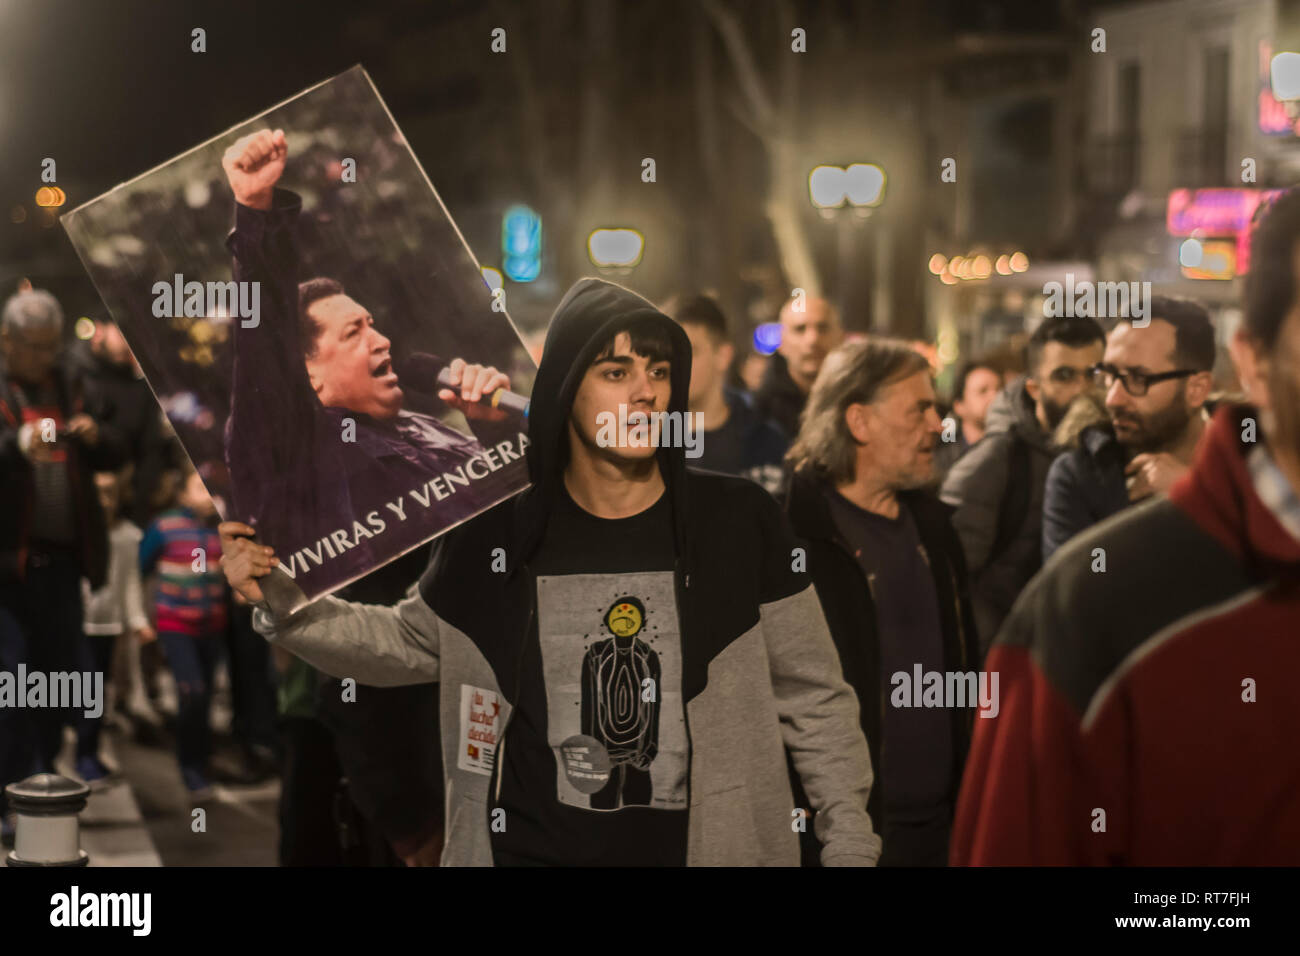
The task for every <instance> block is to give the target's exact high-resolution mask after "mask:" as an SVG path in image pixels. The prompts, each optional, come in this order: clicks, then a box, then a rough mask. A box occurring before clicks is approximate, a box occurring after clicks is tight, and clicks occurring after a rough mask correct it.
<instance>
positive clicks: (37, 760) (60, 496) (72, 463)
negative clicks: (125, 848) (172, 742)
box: [0, 287, 123, 815]
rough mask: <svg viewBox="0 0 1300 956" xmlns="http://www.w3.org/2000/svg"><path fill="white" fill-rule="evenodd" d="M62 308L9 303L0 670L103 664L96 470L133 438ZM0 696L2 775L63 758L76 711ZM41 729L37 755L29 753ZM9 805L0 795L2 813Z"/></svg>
mask: <svg viewBox="0 0 1300 956" xmlns="http://www.w3.org/2000/svg"><path fill="white" fill-rule="evenodd" d="M62 352H63V310H62V309H61V308H60V307H59V303H58V301H57V300H56V299H55V298H54V296H52V295H50V293H48V292H45V291H44V290H40V289H31V288H30V287H29V288H24V289H23V290H22V291H20V292H18V293H17V294H16V295H14V296H12V297H10V298H9V300H8V301H7V302H5V305H4V310H3V312H0V356H3V358H4V366H3V368H0V670H7V671H10V672H16V667H17V665H18V663H20V662H21V663H24V664H25V665H26V666H27V667H28V668H29V669H30V670H31V671H33V672H35V671H41V672H44V673H52V672H59V671H85V670H92V669H93V666H92V665H91V664H90V658H89V651H90V648H89V645H88V644H87V643H86V638H85V635H84V634H83V632H82V613H81V578H82V577H86V578H88V579H89V580H90V584H91V587H92V588H98V587H100V586H102V585H103V583H104V580H105V577H106V575H107V570H108V535H107V530H106V527H105V521H104V512H103V510H102V508H101V507H100V504H99V496H98V493H97V491H96V489H95V482H94V478H93V473H94V472H95V471H111V470H113V469H115V468H117V467H119V466H120V465H121V464H122V459H123V444H122V442H121V441H120V439H119V437H118V434H117V432H116V431H115V430H114V429H113V428H112V427H110V426H107V425H105V424H104V422H103V414H102V412H103V409H102V408H100V407H98V406H97V404H96V400H95V398H94V397H93V396H91V395H84V394H83V391H82V387H81V381H80V379H79V378H78V377H77V376H76V375H75V374H74V373H73V372H72V370H71V368H70V365H69V363H68V362H67V361H66V360H65V359H64V357H63V354H62ZM22 714H23V712H22V711H17V710H12V709H6V708H0V786H2V785H3V784H6V783H10V782H12V781H13V780H15V779H21V778H22V777H24V776H26V775H27V773H29V772H32V771H35V770H46V771H48V770H52V769H53V766H52V764H53V761H54V757H55V755H56V754H57V753H58V751H59V746H60V744H61V743H62V727H63V724H64V723H75V722H76V718H75V717H74V712H69V711H64V710H60V709H56V708H53V707H47V708H40V709H38V710H35V711H33V712H32V713H31V714H30V715H29V717H28V719H30V720H31V721H32V722H33V723H34V724H35V727H34V728H32V729H29V728H28V727H27V726H24V725H22V724H21V723H19V722H20V721H21V720H22V719H23V718H22ZM33 736H34V737H35V744H36V748H35V749H36V753H35V755H34V760H32V759H31V758H30V757H29V755H27V754H26V753H24V752H23V751H24V750H25V748H27V747H30V745H31V744H32V742H33ZM2 811H3V807H0V815H2Z"/></svg>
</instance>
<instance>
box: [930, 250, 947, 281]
mask: <svg viewBox="0 0 1300 956" xmlns="http://www.w3.org/2000/svg"><path fill="white" fill-rule="evenodd" d="M947 268H948V260H947V259H945V258H944V257H943V254H942V253H940V252H936V253H935V254H934V255H932V256H931V257H930V274H931V275H936V276H941V275H943V271H944V270H945V269H947Z"/></svg>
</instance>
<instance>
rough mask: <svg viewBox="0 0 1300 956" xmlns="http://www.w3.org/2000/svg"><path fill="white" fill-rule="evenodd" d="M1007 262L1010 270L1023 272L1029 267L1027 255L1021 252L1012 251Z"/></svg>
mask: <svg viewBox="0 0 1300 956" xmlns="http://www.w3.org/2000/svg"><path fill="white" fill-rule="evenodd" d="M1008 264H1009V265H1010V266H1011V271H1012V272H1024V271H1025V270H1026V269H1028V268H1029V257H1028V256H1027V255H1025V254H1024V253H1023V252H1013V253H1011V258H1010V259H1009V260H1008Z"/></svg>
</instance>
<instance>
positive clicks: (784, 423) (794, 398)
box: [754, 352, 808, 440]
mask: <svg viewBox="0 0 1300 956" xmlns="http://www.w3.org/2000/svg"><path fill="white" fill-rule="evenodd" d="M807 403H808V395H807V394H806V393H805V392H804V391H803V390H802V389H801V388H799V386H798V385H796V384H795V381H794V379H793V378H791V377H790V366H789V365H788V364H787V363H786V361H785V356H784V355H782V354H781V353H779V352H777V353H775V354H774V355H773V356H772V358H771V361H769V362H768V363H767V369H766V371H764V372H763V381H761V382H760V383H759V385H758V391H756V392H755V393H754V408H755V409H756V410H757V411H758V414H759V415H760V416H761V417H763V418H770V419H771V420H772V421H774V422H776V423H777V425H779V426H780V427H781V430H782V431H783V432H785V433H786V435H788V436H789V437H790V439H791V440H793V439H794V438H795V437H797V436H798V434H799V416H800V415H802V414H803V407H804V405H806V404H807Z"/></svg>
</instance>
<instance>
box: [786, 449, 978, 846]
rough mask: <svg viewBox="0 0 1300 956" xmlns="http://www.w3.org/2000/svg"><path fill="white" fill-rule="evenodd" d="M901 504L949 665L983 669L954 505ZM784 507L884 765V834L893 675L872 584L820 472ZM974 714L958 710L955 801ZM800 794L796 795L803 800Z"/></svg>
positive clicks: (800, 484) (797, 486)
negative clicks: (929, 581)
mask: <svg viewBox="0 0 1300 956" xmlns="http://www.w3.org/2000/svg"><path fill="white" fill-rule="evenodd" d="M899 502H900V504H901V506H902V507H904V508H907V509H908V510H909V511H910V512H911V513H912V518H913V520H914V521H915V522H916V530H917V534H918V535H919V536H920V538H921V545H922V547H924V548H925V553H926V556H927V561H928V563H929V566H930V573H931V574H932V576H933V577H934V587H935V593H936V594H937V595H938V598H939V617H940V621H941V623H942V627H943V649H944V669H945V670H948V671H973V670H978V669H979V667H980V663H981V661H980V655H979V648H978V646H977V643H976V632H975V619H974V615H973V614H972V611H971V602H970V595H969V592H968V588H967V580H966V562H965V560H964V559H963V557H962V549H961V542H960V541H958V540H957V535H956V534H955V533H954V532H953V529H952V525H951V524H950V523H949V514H950V513H951V511H952V509H951V508H949V507H948V506H947V505H945V504H943V503H942V502H941V501H939V500H937V499H936V498H935V497H934V495H933V494H932V493H928V492H924V491H907V492H902V493H901V494H899ZM784 507H785V511H786V514H787V516H788V517H789V519H790V525H791V527H792V529H793V530H794V533H795V536H796V538H798V539H799V540H800V543H802V544H803V546H804V547H805V548H806V549H807V558H808V573H809V574H810V575H811V576H812V580H813V586H814V587H815V588H816V589H817V597H818V598H819V599H820V601H821V605H822V610H823V611H824V612H825V614H826V623H827V624H828V625H829V626H830V629H831V637H832V639H833V640H834V641H835V647H836V650H838V651H839V656H840V664H841V666H842V667H843V669H844V678H845V680H847V681H848V682H849V684H850V685H851V686H852V687H853V690H854V691H855V692H856V693H857V695H858V701H859V704H860V707H861V715H860V717H861V723H862V730H863V732H864V733H865V734H866V737H867V746H868V748H869V749H870V751H871V765H872V766H873V767H876V768H877V776H876V782H875V785H874V786H873V787H872V788H871V799H870V800H869V801H868V803H867V812H868V813H869V814H870V815H871V818H872V820H873V821H875V824H876V828H877V830H878V831H880V832H884V830H885V826H886V823H885V822H883V814H884V806H885V805H884V802H883V798H882V796H881V794H882V793H883V790H884V787H883V783H882V778H881V776H880V775H879V768H880V767H881V759H882V753H883V750H884V748H885V746H886V745H887V741H885V740H884V739H883V722H884V711H885V702H886V697H887V694H886V682H887V675H885V674H882V673H881V672H880V637H879V634H878V632H877V630H876V610H875V605H874V603H873V602H872V599H871V589H870V588H869V587H868V585H867V579H866V576H865V575H864V574H863V573H862V565H860V564H859V563H858V560H857V559H856V558H855V557H854V556H853V550H852V548H851V547H850V546H849V544H848V542H847V541H845V540H844V538H843V537H842V536H841V535H840V533H839V530H838V529H837V528H836V526H835V520H834V518H833V517H832V516H831V511H830V505H829V503H828V502H827V501H826V498H825V495H824V493H823V491H822V484H821V482H820V481H819V480H818V479H817V478H816V477H813V476H811V475H807V474H798V475H796V476H795V477H794V478H793V480H792V481H791V482H790V488H789V491H788V492H787V493H786V495H785V496H784ZM973 715H974V711H973V710H969V709H966V710H963V709H958V708H953V710H952V740H953V774H952V780H953V788H952V801H953V805H954V806H955V805H956V800H957V790H958V787H959V785H960V783H961V773H962V767H963V766H964V765H965V761H966V754H967V752H968V750H969V749H970V737H971V724H972V717H973ZM799 797H800V795H799V794H796V800H798V799H799ZM801 806H806V804H801Z"/></svg>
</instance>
